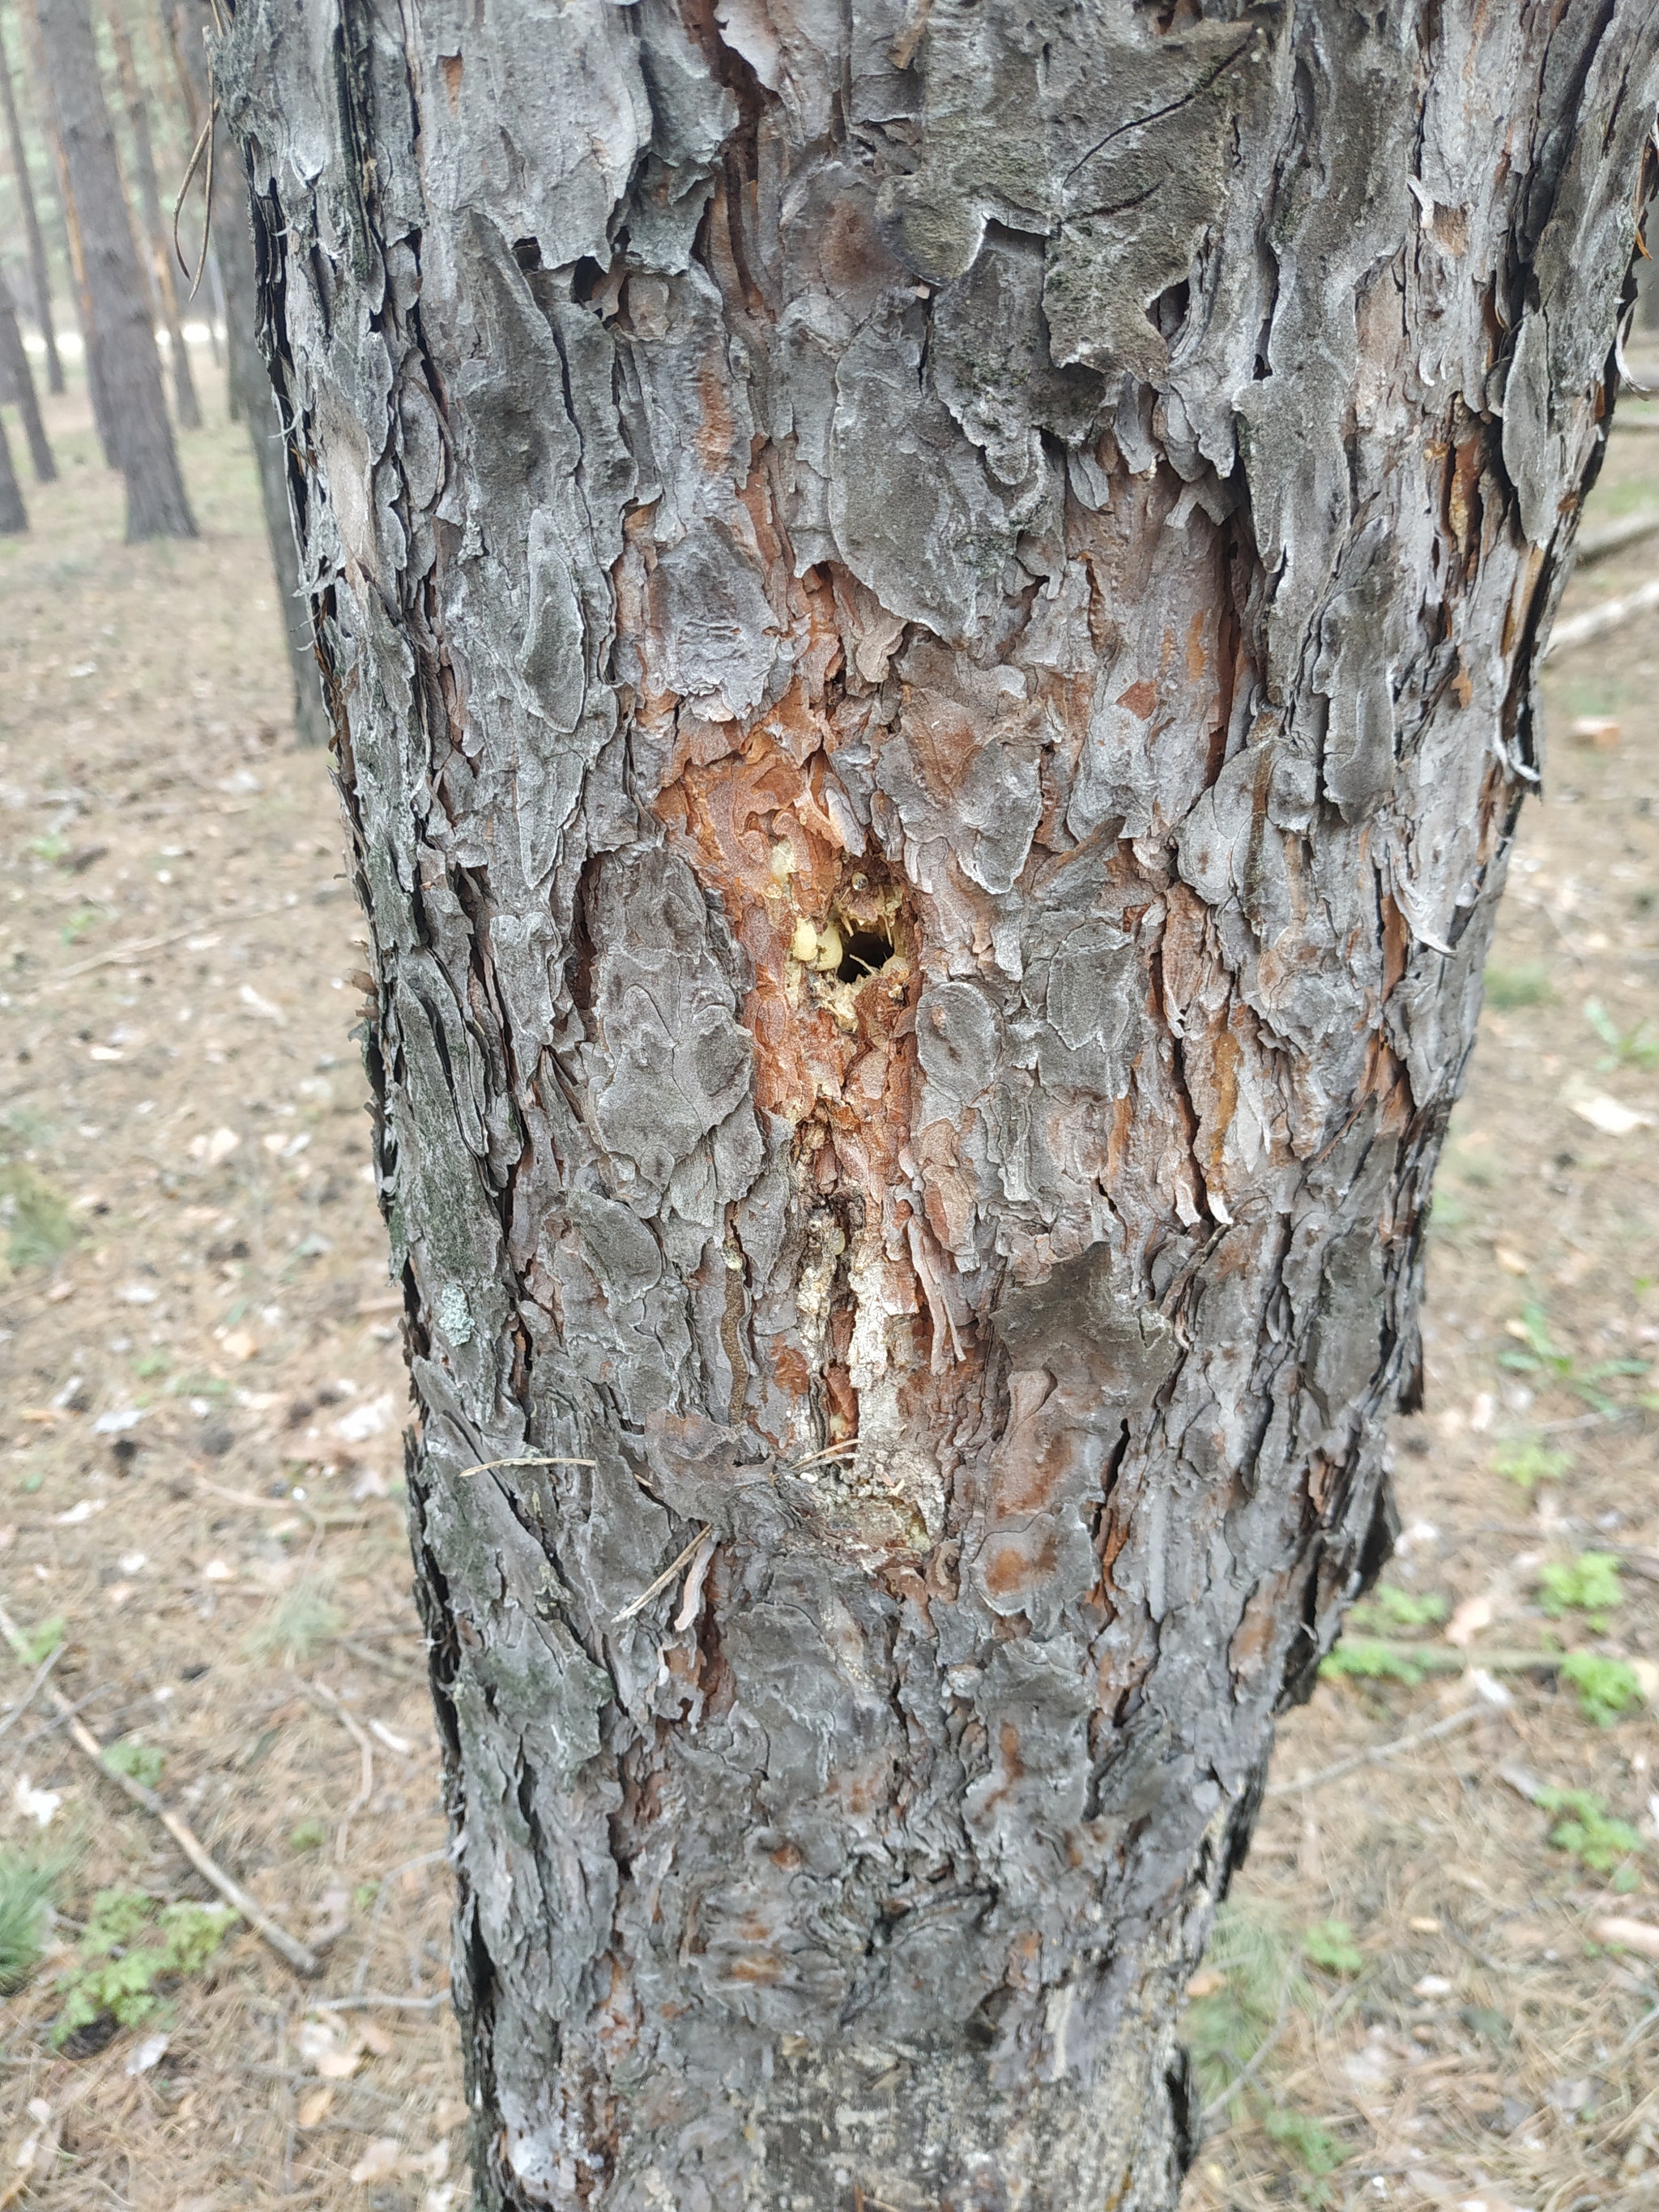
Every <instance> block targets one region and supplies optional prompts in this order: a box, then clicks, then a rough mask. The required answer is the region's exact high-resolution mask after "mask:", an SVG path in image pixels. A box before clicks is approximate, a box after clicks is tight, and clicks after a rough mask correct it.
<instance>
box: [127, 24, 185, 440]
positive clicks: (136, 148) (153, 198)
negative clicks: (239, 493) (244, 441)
mask: <svg viewBox="0 0 1659 2212" xmlns="http://www.w3.org/2000/svg"><path fill="white" fill-rule="evenodd" d="M109 23H110V38H111V41H112V44H113V46H114V48H115V62H116V67H117V68H118V70H119V71H120V76H121V98H122V100H124V101H125V105H126V111H127V127H128V129H129V130H130V131H131V133H132V159H133V167H134V170H135V171H136V173H137V179H138V196H139V200H140V204H142V206H143V210H144V247H145V256H146V267H147V268H148V270H149V279H150V296H151V298H152V299H153V300H154V301H155V307H156V309H157V312H158V313H160V315H161V320H162V322H163V324H164V325H165V326H166V329H167V356H168V362H167V365H168V367H169V368H171V369H172V371H173V406H174V407H175V409H176V410H178V416H179V427H180V428H181V429H185V430H199V429H200V428H201V427H202V410H201V405H200V403H199V402H198V401H197V397H196V380H195V379H194V378H193V377H192V376H191V373H190V355H189V352H188V350H187V349H186V348H185V333H184V331H183V328H182V327H181V325H180V323H179V290H178V287H177V285H176V284H175V283H173V247H172V241H171V240H170V238H169V236H168V231H167V223H166V222H165V221H164V219H163V217H162V214H161V186H160V185H158V183H157V182H156V178H155V148H154V147H153V146H152V144H151V143H150V135H149V105H148V103H147V102H146V100H145V99H144V88H143V84H142V82H140V80H139V76H138V64H137V60H136V58H134V55H133V51H132V40H131V37H130V36H129V34H128V32H127V27H126V25H125V23H124V22H123V21H121V18H120V15H119V13H118V8H112V9H111V10H110V19H109Z"/></svg>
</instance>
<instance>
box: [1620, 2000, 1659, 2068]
mask: <svg viewBox="0 0 1659 2212" xmlns="http://www.w3.org/2000/svg"><path fill="white" fill-rule="evenodd" d="M1656 2020H1659V2005H1655V2007H1654V2008H1653V2010H1652V2011H1651V2012H1650V2013H1644V2015H1642V2017H1641V2019H1640V2020H1638V2021H1637V2023H1636V2025H1635V2027H1633V2028H1632V2030H1631V2032H1630V2033H1629V2034H1628V2035H1627V2036H1626V2038H1625V2039H1624V2041H1623V2042H1622V2043H1621V2044H1620V2046H1619V2048H1618V2050H1617V2051H1614V2052H1613V2057H1614V2059H1615V2060H1617V2059H1620V2058H1622V2057H1624V2056H1625V2054H1626V2051H1634V2050H1635V2048H1636V2046H1637V2045H1638V2043H1639V2042H1640V2041H1641V2040H1642V2038H1643V2037H1644V2035H1645V2034H1646V2033H1647V2032H1648V2030H1649V2029H1650V2027H1652V2026H1653V2023H1654V2022H1655V2021H1656Z"/></svg>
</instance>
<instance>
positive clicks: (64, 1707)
mask: <svg viewBox="0 0 1659 2212" xmlns="http://www.w3.org/2000/svg"><path fill="white" fill-rule="evenodd" d="M0 1635H3V1636H4V1638H5V1639H6V1641H7V1643H8V1644H10V1646H11V1648H12V1650H13V1651H14V1652H15V1651H16V1650H18V1649H19V1647H20V1645H21V1641H22V1638H21V1631H20V1630H19V1628H18V1626H17V1624H16V1622H15V1621H14V1620H13V1619H12V1618H11V1615H10V1614H9V1613H8V1612H7V1611H6V1609H5V1607H3V1606H0ZM45 1688H46V1696H47V1698H48V1699H49V1700H50V1701H51V1703H52V1705H55V1706H56V1707H57V1708H58V1713H59V1715H60V1717H63V1718H64V1719H66V1720H67V1721H68V1722H69V1732H70V1739H71V1740H72V1741H73V1742H74V1744H75V1747H76V1750H77V1751H79V1752H82V1753H84V1755H85V1756H86V1757H87V1758H88V1759H90V1760H91V1762H92V1764H93V1765H94V1766H95V1767H96V1768H97V1770H98V1771H99V1773H100V1774H101V1775H102V1776H103V1777H104V1778H105V1780H106V1781H107V1782H112V1783H114V1784H115V1785H116V1787H117V1788H118V1790H124V1791H125V1793H126V1795H127V1796H129V1797H130V1798H131V1800H132V1802H133V1803H134V1804H135V1805H137V1807H139V1808H140V1809H141V1810H142V1811H143V1812H146V1813H148V1814H149V1816H150V1818H151V1819H152V1820H159V1821H160V1822H161V1826H163V1827H164V1828H165V1829H166V1830H167V1833H168V1835H170V1836H171V1837H172V1838H173V1842H174V1843H175V1844H178V1846H179V1850H181V1851H182V1852H183V1853H184V1855H185V1857H186V1858H187V1859H188V1860H189V1861H190V1863H191V1865H192V1866H193V1867H194V1868H195V1869H196V1871H197V1874H199V1875H201V1876H202V1878H203V1880H204V1881H210V1882H211V1883H212V1885H213V1887H214V1888H215V1889H216V1890H217V1891H218V1893H219V1894H220V1896H221V1897H222V1898H223V1899H224V1900H225V1902H226V1904H227V1905H229V1906H230V1907H231V1909H232V1911H235V1912H238V1913H240V1915H241V1917H242V1918H243V1919H244V1920H246V1923H247V1924H248V1926H249V1927H250V1928H252V1929H253V1930H254V1931H255V1933H256V1934H258V1935H259V1936H263V1937H264V1940H265V1942H267V1943H269V1944H270V1948H271V1949H272V1950H273V1951H276V1952H277V1953H278V1954H280V1955H281V1956H282V1957H283V1958H284V1959H286V1960H288V1963H289V1966H292V1967H293V1968H294V1970H295V1973H299V1974H307V1975H311V1974H320V1973H321V1972H322V1971H323V1966H322V1961H321V1960H320V1959H319V1957H318V1956H317V1954H316V1953H315V1952H314V1951H312V1950H308V1949H307V1948H306V1946H305V1945H304V1944H303V1943H301V1942H299V1941H298V1940H297V1939H296V1938H295V1937H294V1936H290V1935H289V1932H288V1930H287V1929H286V1928H284V1927H283V1926H282V1925H281V1923H279V1922H277V1921H275V1920H273V1919H272V1918H271V1917H270V1914H269V1913H268V1912H267V1911H265V1909H264V1906H263V1905H261V1904H260V1903H259V1902H258V1899H256V1898H252V1897H250V1896H249V1895H248V1893H247V1892H246V1890H245V1889H244V1888H243V1887H242V1885H241V1883H240V1881H236V1879H235V1878H234V1875H228V1874H227V1873H226V1872H225V1870H224V1869H223V1868H222V1866H221V1865H220V1864H219V1862H218V1861H217V1859H216V1858H214V1857H212V1855H211V1854H210V1852H209V1851H207V1850H205V1849H204V1846H203V1845H202V1844H201V1843H200V1842H199V1841H198V1840H197V1837H196V1835H195V1833H194V1832H193V1831H192V1830H191V1829H190V1828H188V1827H186V1826H185V1823H184V1822H183V1821H182V1820H180V1819H179V1816H178V1814H176V1813H172V1812H169V1811H168V1809H167V1807H166V1806H165V1805H164V1804H163V1803H162V1802H161V1799H160V1798H159V1797H158V1796H156V1794H155V1791H154V1790H147V1789H146V1788H145V1786H144V1784H143V1783H142V1782H140V1781H138V1780H137V1779H136V1778H135V1777H134V1776H132V1775H131V1774H122V1773H119V1772H118V1771H117V1770H116V1769H115V1768H114V1767H112V1765H109V1763H108V1761H107V1760H106V1759H105V1757H104V1747H103V1745H102V1744H101V1743H100V1742H99V1741H98V1739H97V1737H96V1736H95V1735H94V1734H93V1733H92V1730H91V1729H89V1728H88V1727H87V1726H86V1724H85V1723H84V1722H82V1721H79V1720H76V1719H75V1718H74V1717H73V1714H74V1709H73V1707H72V1706H71V1705H70V1701H69V1699H67V1698H66V1697H65V1696H64V1693H63V1692H62V1691H61V1690H60V1689H59V1688H58V1686H57V1685H56V1684H55V1683H52V1682H48V1683H46V1685H45Z"/></svg>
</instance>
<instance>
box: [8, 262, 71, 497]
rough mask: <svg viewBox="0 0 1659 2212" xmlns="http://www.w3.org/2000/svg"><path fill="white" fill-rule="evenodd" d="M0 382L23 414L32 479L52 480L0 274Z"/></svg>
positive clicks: (54, 468) (54, 469)
mask: <svg viewBox="0 0 1659 2212" xmlns="http://www.w3.org/2000/svg"><path fill="white" fill-rule="evenodd" d="M0 386H3V387H4V389H5V392H6V393H7V396H8V397H9V398H12V399H14V400H15V401H16V403H17V411H18V413H19V414H20V415H21V416H22V418H23V435H24V436H25V437H26V438H27V440H28V441H29V459H31V461H32V462H33V465H34V476H35V481H36V483H54V482H55V481H56V479H57V476H58V464H57V462H56V461H55V460H53V459H52V447H51V446H50V445H49V444H48V443H47V441H46V424H45V423H44V422H42V421H41V420H40V400H39V399H38V398H36V397H35V392H34V377H33V373H32V372H31V370H30V368H29V357H28V354H27V350H26V349H25V348H24V344H23V333H22V332H21V331H20V330H19V329H18V327H17V310H16V308H15V307H14V306H13V304H12V297H11V287H10V286H9V284H8V283H6V282H5V281H4V279H3V278H0Z"/></svg>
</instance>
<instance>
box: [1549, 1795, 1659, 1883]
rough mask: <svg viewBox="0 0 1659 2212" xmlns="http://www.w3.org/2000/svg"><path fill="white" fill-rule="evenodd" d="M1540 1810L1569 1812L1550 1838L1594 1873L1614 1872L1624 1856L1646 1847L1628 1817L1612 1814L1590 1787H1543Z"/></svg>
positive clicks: (1559, 1822)
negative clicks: (1569, 1788)
mask: <svg viewBox="0 0 1659 2212" xmlns="http://www.w3.org/2000/svg"><path fill="white" fill-rule="evenodd" d="M1534 1802H1536V1803H1537V1805H1538V1807H1539V1808H1540V1809H1541V1811H1543V1812H1546V1813H1562V1814H1565V1815H1566V1818H1565V1820H1559V1821H1558V1822H1557V1823H1556V1825H1555V1826H1554V1827H1553V1828H1552V1829H1551V1830H1550V1841H1551V1843H1553V1844H1554V1846H1555V1848H1556V1850H1559V1851H1566V1852H1567V1853H1569V1854H1570V1856H1571V1857H1573V1858H1576V1859H1577V1860H1579V1861H1581V1862H1582V1863H1583V1865H1585V1866H1587V1867H1588V1868H1589V1869H1590V1871H1591V1873H1592V1874H1611V1873H1612V1872H1613V1869H1614V1868H1615V1867H1616V1866H1617V1865H1618V1864H1619V1863H1620V1860H1621V1859H1627V1858H1630V1857H1633V1856H1634V1855H1635V1853H1636V1852H1638V1851H1639V1850H1641V1848H1642V1838H1640V1836H1638V1834H1637V1832H1636V1831H1635V1829H1634V1828H1632V1826H1630V1824H1629V1822H1628V1821H1626V1820H1612V1819H1610V1818H1609V1817H1608V1814H1607V1807H1606V1806H1605V1805H1604V1804H1603V1803H1602V1802H1601V1799H1600V1798H1599V1797H1598V1796H1595V1793H1594V1792H1593V1791H1591V1790H1540V1791H1539V1793H1538V1796H1537V1798H1536V1800H1535V1801H1534Z"/></svg>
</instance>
